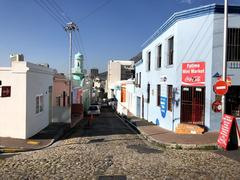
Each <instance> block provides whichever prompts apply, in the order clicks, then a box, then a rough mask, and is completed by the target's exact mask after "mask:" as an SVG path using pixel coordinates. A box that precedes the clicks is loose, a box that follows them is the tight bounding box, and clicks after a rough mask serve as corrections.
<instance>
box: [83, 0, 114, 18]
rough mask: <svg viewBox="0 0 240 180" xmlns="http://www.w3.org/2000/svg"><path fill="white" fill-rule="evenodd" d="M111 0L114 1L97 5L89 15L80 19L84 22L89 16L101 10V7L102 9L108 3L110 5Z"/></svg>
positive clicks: (108, 0) (109, 0)
mask: <svg viewBox="0 0 240 180" xmlns="http://www.w3.org/2000/svg"><path fill="white" fill-rule="evenodd" d="M111 2H112V0H107V1H105V2H104V3H103V4H101V5H99V6H98V7H96V8H95V9H93V10H92V11H90V12H89V13H88V14H87V15H85V16H83V17H82V18H80V19H79V21H80V22H82V21H84V20H86V19H87V18H88V17H90V16H92V15H93V14H95V13H96V12H97V11H99V10H100V9H102V8H103V7H105V6H106V5H108V4H109V3H111Z"/></svg>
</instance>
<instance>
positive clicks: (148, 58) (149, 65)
mask: <svg viewBox="0 0 240 180" xmlns="http://www.w3.org/2000/svg"><path fill="white" fill-rule="evenodd" d="M147 70H148V71H150V70H151V51H149V52H148V57H147Z"/></svg>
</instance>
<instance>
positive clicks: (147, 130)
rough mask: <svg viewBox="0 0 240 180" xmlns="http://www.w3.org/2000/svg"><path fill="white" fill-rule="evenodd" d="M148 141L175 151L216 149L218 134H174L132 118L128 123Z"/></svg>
mask: <svg viewBox="0 0 240 180" xmlns="http://www.w3.org/2000/svg"><path fill="white" fill-rule="evenodd" d="M128 123H129V124H131V125H132V126H135V128H136V129H137V130H138V131H139V132H140V133H141V134H142V135H143V136H144V137H145V138H146V139H148V140H149V141H151V142H154V143H156V144H158V145H160V146H163V147H166V148H175V149H205V150H212V149H217V148H218V146H217V138H218V132H206V133H204V134H176V133H174V132H172V131H168V130H166V129H163V128H161V127H159V126H156V125H154V124H152V123H150V122H148V121H146V120H142V119H137V118H132V119H131V120H130V121H128Z"/></svg>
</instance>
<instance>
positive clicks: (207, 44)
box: [135, 4, 240, 131]
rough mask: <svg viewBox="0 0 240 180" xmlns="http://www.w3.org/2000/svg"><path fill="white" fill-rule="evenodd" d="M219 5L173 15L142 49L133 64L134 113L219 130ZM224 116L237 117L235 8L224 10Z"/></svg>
mask: <svg viewBox="0 0 240 180" xmlns="http://www.w3.org/2000/svg"><path fill="white" fill-rule="evenodd" d="M223 10H224V7H223V5H216V4H211V5H207V6H202V7H199V8H194V9H190V10H186V11H182V12H177V13H175V14H173V15H172V16H171V17H170V18H169V19H168V20H167V21H166V22H165V23H164V24H163V25H162V26H161V27H160V28H159V29H158V30H157V31H156V32H155V33H154V34H153V35H152V36H151V37H150V38H149V39H148V40H147V41H146V42H145V43H144V45H143V50H142V59H143V60H142V61H140V62H138V63H137V64H136V76H135V77H136V78H137V79H138V82H140V83H137V84H140V86H137V88H136V96H137V97H136V104H137V107H136V114H137V115H138V116H139V117H142V118H144V119H147V120H148V121H151V122H153V123H155V124H158V125H159V126H161V127H163V128H166V129H169V130H173V131H175V130H176V127H177V126H178V125H179V124H180V123H188V124H197V125H203V126H204V127H206V128H207V129H208V130H209V131H216V130H219V127H220V121H221V112H218V110H217V109H215V108H212V106H213V105H214V103H215V102H216V101H218V100H219V99H221V97H219V96H218V95H216V94H215V93H214V91H213V85H214V84H215V82H216V81H217V75H219V74H220V75H221V74H222V59H223V58H222V57H223V56H222V54H223V53H222V52H223V25H224V14H223V12H224V11H223ZM228 37H229V38H228V49H229V54H228V60H227V61H228V62H227V63H228V65H227V67H228V68H227V71H228V76H230V78H231V82H232V85H231V86H230V87H229V91H228V93H227V95H226V97H227V102H226V105H227V106H226V107H227V113H228V114H232V115H234V116H236V117H238V118H240V94H239V92H240V80H239V79H240V71H239V70H240V50H239V49H240V41H239V39H240V7H239V6H229V36H228Z"/></svg>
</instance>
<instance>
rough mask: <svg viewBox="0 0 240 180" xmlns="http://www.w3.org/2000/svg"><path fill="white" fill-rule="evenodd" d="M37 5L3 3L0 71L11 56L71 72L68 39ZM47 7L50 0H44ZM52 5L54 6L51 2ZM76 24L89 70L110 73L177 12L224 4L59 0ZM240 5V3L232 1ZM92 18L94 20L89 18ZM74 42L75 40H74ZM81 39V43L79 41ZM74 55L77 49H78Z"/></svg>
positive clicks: (28, 0) (18, 0)
mask: <svg viewBox="0 0 240 180" xmlns="http://www.w3.org/2000/svg"><path fill="white" fill-rule="evenodd" d="M35 1H39V0H0V22H1V25H0V27H1V28H0V67H1V66H10V63H9V55H10V54H12V53H23V54H24V56H25V59H26V60H27V61H30V62H33V63H49V64H50V66H51V67H53V68H56V69H57V70H58V71H59V72H67V69H68V45H69V44H68V36H67V34H66V32H65V31H64V30H63V29H62V27H61V26H60V25H59V24H58V23H57V22H56V21H55V20H54V19H53V18H52V17H51V16H50V15H49V14H47V13H46V12H45V11H44V10H43V9H42V8H41V7H40V6H39V5H38V4H37V3H36V2H35ZM40 1H44V2H47V0H40ZM50 1H51V0H50ZM55 1H56V2H57V3H58V4H59V5H60V6H61V8H62V9H63V10H64V11H65V13H66V14H67V15H68V16H69V17H70V18H71V19H72V20H73V21H74V22H76V23H77V24H78V26H79V28H80V34H81V39H82V41H81V44H80V50H81V53H83V54H84V55H86V57H85V58H86V59H85V62H84V65H85V68H88V69H89V68H99V70H100V71H104V70H106V69H107V62H108V60H109V59H130V58H131V57H133V56H135V55H136V54H137V53H138V52H140V51H141V45H142V43H143V42H144V41H145V40H147V39H148V38H149V36H151V35H152V34H153V33H154V32H155V30H157V29H158V28H159V27H160V26H161V24H162V23H164V22H165V21H166V20H167V19H168V18H169V17H170V16H171V15H172V14H173V13H174V12H177V11H181V10H186V9H189V8H193V7H198V6H201V5H206V4H212V3H218V4H223V3H224V1H223V0H55ZM229 3H230V4H236V5H240V1H239V0H229ZM89 14H90V15H89ZM74 38H76V40H77V36H76V34H75V35H74ZM78 39H79V38H78ZM73 50H74V53H76V46H74V49H73Z"/></svg>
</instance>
